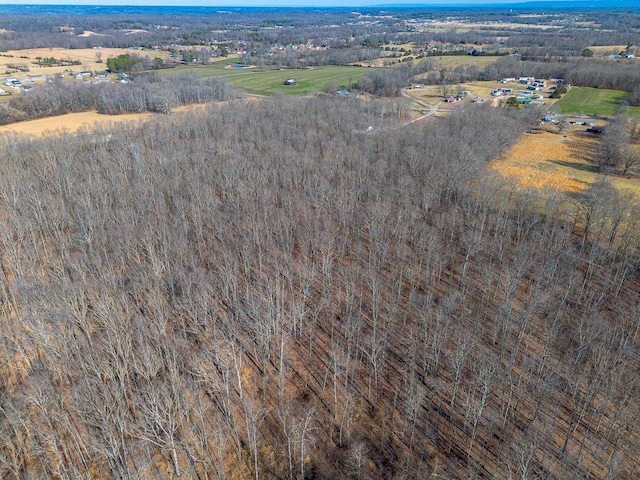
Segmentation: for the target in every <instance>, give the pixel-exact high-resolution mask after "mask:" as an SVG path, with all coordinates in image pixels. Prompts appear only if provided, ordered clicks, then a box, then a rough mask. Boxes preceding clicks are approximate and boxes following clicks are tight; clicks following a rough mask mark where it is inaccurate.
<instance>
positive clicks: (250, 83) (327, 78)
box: [159, 62, 367, 95]
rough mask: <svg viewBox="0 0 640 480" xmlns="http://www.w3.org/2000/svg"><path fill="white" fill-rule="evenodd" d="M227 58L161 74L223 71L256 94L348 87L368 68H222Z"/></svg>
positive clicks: (201, 74) (215, 73) (232, 81)
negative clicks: (291, 80) (331, 84)
mask: <svg viewBox="0 0 640 480" xmlns="http://www.w3.org/2000/svg"><path fill="white" fill-rule="evenodd" d="M225 66H226V62H218V63H216V64H214V65H207V66H203V67H178V68H175V69H171V70H162V71H160V72H159V73H160V74H161V75H163V76H172V75H176V74H178V73H180V72H185V71H187V72H193V73H194V74H195V75H197V76H198V77H201V78H205V77H215V76H221V75H224V76H225V77H227V80H228V81H229V83H230V84H232V85H235V86H236V87H238V88H241V89H243V90H245V91H247V92H249V93H253V94H256V95H275V94H279V93H280V94H293V95H300V94H304V93H310V92H313V91H322V89H323V87H324V86H325V85H326V84H327V83H329V82H335V83H337V84H338V85H339V86H344V87H349V86H350V85H351V84H353V83H355V82H357V81H358V79H359V78H360V77H361V76H362V75H364V74H365V73H366V72H367V69H366V68H363V67H343V66H325V67H312V68H309V69H281V70H264V71H262V70H260V69H258V68H247V69H236V68H225ZM288 78H295V79H296V81H297V82H298V83H297V84H296V85H291V86H287V85H284V81H285V80H287V79H288Z"/></svg>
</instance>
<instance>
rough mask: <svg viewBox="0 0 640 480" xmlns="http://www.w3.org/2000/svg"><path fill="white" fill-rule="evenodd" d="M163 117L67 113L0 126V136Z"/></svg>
mask: <svg viewBox="0 0 640 480" xmlns="http://www.w3.org/2000/svg"><path fill="white" fill-rule="evenodd" d="M209 105H211V104H196V105H185V106H181V107H178V108H174V109H173V110H172V113H183V112H193V111H197V110H202V109H204V108H206V107H207V106H209ZM157 117H164V115H163V114H159V113H150V112H145V113H127V114H123V115H103V114H100V113H97V112H95V111H93V112H80V113H68V114H65V115H59V116H56V117H47V118H39V119H37V120H27V121H25V122H18V123H12V124H9V125H0V135H2V134H7V133H15V134H24V135H35V136H43V135H53V134H58V133H76V132H77V131H79V130H81V129H89V130H91V129H95V128H97V127H104V126H110V125H115V124H121V123H137V122H141V121H145V120H149V119H151V118H157Z"/></svg>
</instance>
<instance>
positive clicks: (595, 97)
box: [555, 87, 640, 117]
mask: <svg viewBox="0 0 640 480" xmlns="http://www.w3.org/2000/svg"><path fill="white" fill-rule="evenodd" d="M628 96H629V94H628V93H627V92H622V91H619V90H608V89H605V88H589V87H571V89H570V90H569V91H568V92H567V93H566V94H565V95H564V96H563V97H562V98H561V99H560V100H558V101H557V102H556V103H555V105H556V106H557V108H558V109H559V110H560V112H561V113H565V114H566V113H569V114H584V115H593V116H598V117H610V116H612V115H613V114H615V112H616V110H617V109H618V108H619V106H620V103H621V102H622V101H623V100H625V99H626V98H627V97H628ZM628 111H629V114H631V115H638V114H640V107H630V108H629V110H628Z"/></svg>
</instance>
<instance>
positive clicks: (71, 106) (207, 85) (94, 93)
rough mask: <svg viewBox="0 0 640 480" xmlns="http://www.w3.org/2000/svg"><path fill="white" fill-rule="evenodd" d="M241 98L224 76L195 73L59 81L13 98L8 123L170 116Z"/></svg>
mask: <svg viewBox="0 0 640 480" xmlns="http://www.w3.org/2000/svg"><path fill="white" fill-rule="evenodd" d="M236 95H237V91H236V89H235V88H234V87H232V86H230V85H228V84H227V82H226V79H225V78H224V77H215V78H208V79H199V78H197V77H195V76H194V75H191V74H180V75H176V76H173V77H171V78H170V79H169V78H161V77H158V76H155V75H154V74H152V73H149V74H142V75H137V76H135V77H133V80H132V81H131V82H129V83H126V84H122V83H111V82H104V83H99V84H91V83H84V82H83V83H80V82H65V81H56V82H54V83H52V84H44V85H36V86H34V88H33V90H31V91H29V92H24V93H23V94H22V95H20V96H17V97H14V98H12V99H11V101H10V103H9V106H10V109H9V111H8V112H7V113H6V114H5V115H6V116H5V118H4V121H5V122H9V121H12V120H13V121H15V120H16V119H20V120H27V119H35V118H42V117H49V116H54V115H61V114H65V113H71V112H84V111H88V110H97V111H98V112H99V113H105V114H110V115H118V114H123V113H141V112H145V111H148V112H159V113H168V112H169V111H170V110H171V109H172V108H174V107H177V106H180V105H188V104H193V103H206V102H213V101H218V100H226V99H229V98H233V97H234V96H236Z"/></svg>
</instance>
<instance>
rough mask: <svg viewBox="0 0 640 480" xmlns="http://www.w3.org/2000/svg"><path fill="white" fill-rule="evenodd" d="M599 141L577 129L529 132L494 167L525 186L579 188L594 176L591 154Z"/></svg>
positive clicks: (573, 190)
mask: <svg viewBox="0 0 640 480" xmlns="http://www.w3.org/2000/svg"><path fill="white" fill-rule="evenodd" d="M596 145H597V140H596V139H594V138H591V137H586V136H584V135H580V134H575V133H574V134H568V135H560V134H555V133H550V132H542V133H529V134H526V135H524V136H523V137H522V139H521V140H520V141H519V142H518V143H517V144H516V145H514V146H513V148H511V150H510V151H509V152H508V153H507V154H506V155H505V156H504V158H502V159H501V160H499V161H497V162H495V163H494V165H493V168H494V169H495V170H496V171H498V172H499V173H500V174H501V175H503V176H504V177H507V178H513V179H516V180H517V182H518V184H519V185H521V186H523V187H534V188H550V189H553V190H559V191H563V192H576V191H580V190H583V189H584V188H586V187H587V186H588V185H589V184H590V183H592V182H593V180H594V177H595V172H593V171H592V166H591V164H590V163H589V162H588V158H589V155H590V154H591V152H593V149H594V148H595V146H596Z"/></svg>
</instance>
